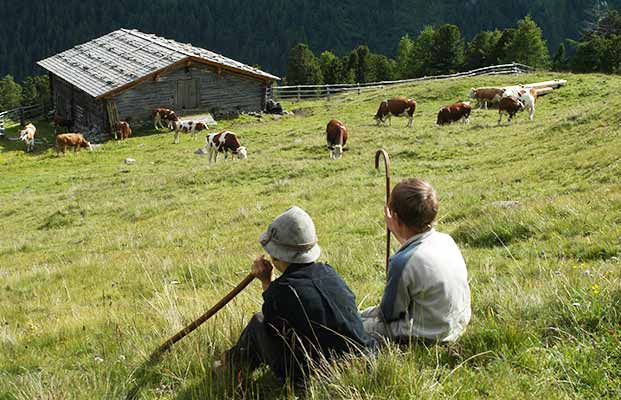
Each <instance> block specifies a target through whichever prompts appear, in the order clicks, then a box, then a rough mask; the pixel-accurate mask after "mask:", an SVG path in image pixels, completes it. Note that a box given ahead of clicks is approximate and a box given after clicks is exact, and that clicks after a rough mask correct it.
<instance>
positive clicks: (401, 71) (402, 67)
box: [397, 33, 414, 79]
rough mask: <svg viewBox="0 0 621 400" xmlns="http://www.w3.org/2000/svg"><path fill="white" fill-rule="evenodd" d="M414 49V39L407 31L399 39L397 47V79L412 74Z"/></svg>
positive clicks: (406, 77)
mask: <svg viewBox="0 0 621 400" xmlns="http://www.w3.org/2000/svg"><path fill="white" fill-rule="evenodd" d="M413 51H414V41H413V40H412V39H411V38H410V35H408V34H407V33H406V34H405V35H404V36H402V37H401V40H399V47H398V49H397V76H398V77H399V79H408V78H411V77H412V76H413V73H414V68H413V66H412V52H413Z"/></svg>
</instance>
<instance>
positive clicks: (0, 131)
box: [0, 114, 4, 138]
mask: <svg viewBox="0 0 621 400" xmlns="http://www.w3.org/2000/svg"><path fill="white" fill-rule="evenodd" d="M3 137H4V114H0V138H3Z"/></svg>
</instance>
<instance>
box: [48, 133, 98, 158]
mask: <svg viewBox="0 0 621 400" xmlns="http://www.w3.org/2000/svg"><path fill="white" fill-rule="evenodd" d="M67 147H73V151H74V152H78V151H80V148H82V147H84V148H88V149H89V150H93V146H92V145H91V144H90V143H89V142H88V141H87V140H86V139H84V136H83V135H82V134H81V133H61V134H60V135H58V136H56V152H57V153H60V151H61V149H62V152H63V154H64V153H65V152H66V151H67Z"/></svg>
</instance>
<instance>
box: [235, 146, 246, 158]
mask: <svg viewBox="0 0 621 400" xmlns="http://www.w3.org/2000/svg"><path fill="white" fill-rule="evenodd" d="M234 154H236V155H237V158H239V159H240V160H245V159H246V158H248V151H247V150H246V146H239V147H238V148H237V151H236V152H235V153H234Z"/></svg>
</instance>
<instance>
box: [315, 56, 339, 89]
mask: <svg viewBox="0 0 621 400" xmlns="http://www.w3.org/2000/svg"><path fill="white" fill-rule="evenodd" d="M320 64H321V73H322V75H323V81H324V83H328V84H329V83H340V79H341V76H342V74H343V72H342V66H341V61H340V60H339V59H338V57H337V56H335V55H334V53H332V52H331V51H328V50H326V51H324V52H323V53H321V57H320Z"/></svg>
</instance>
